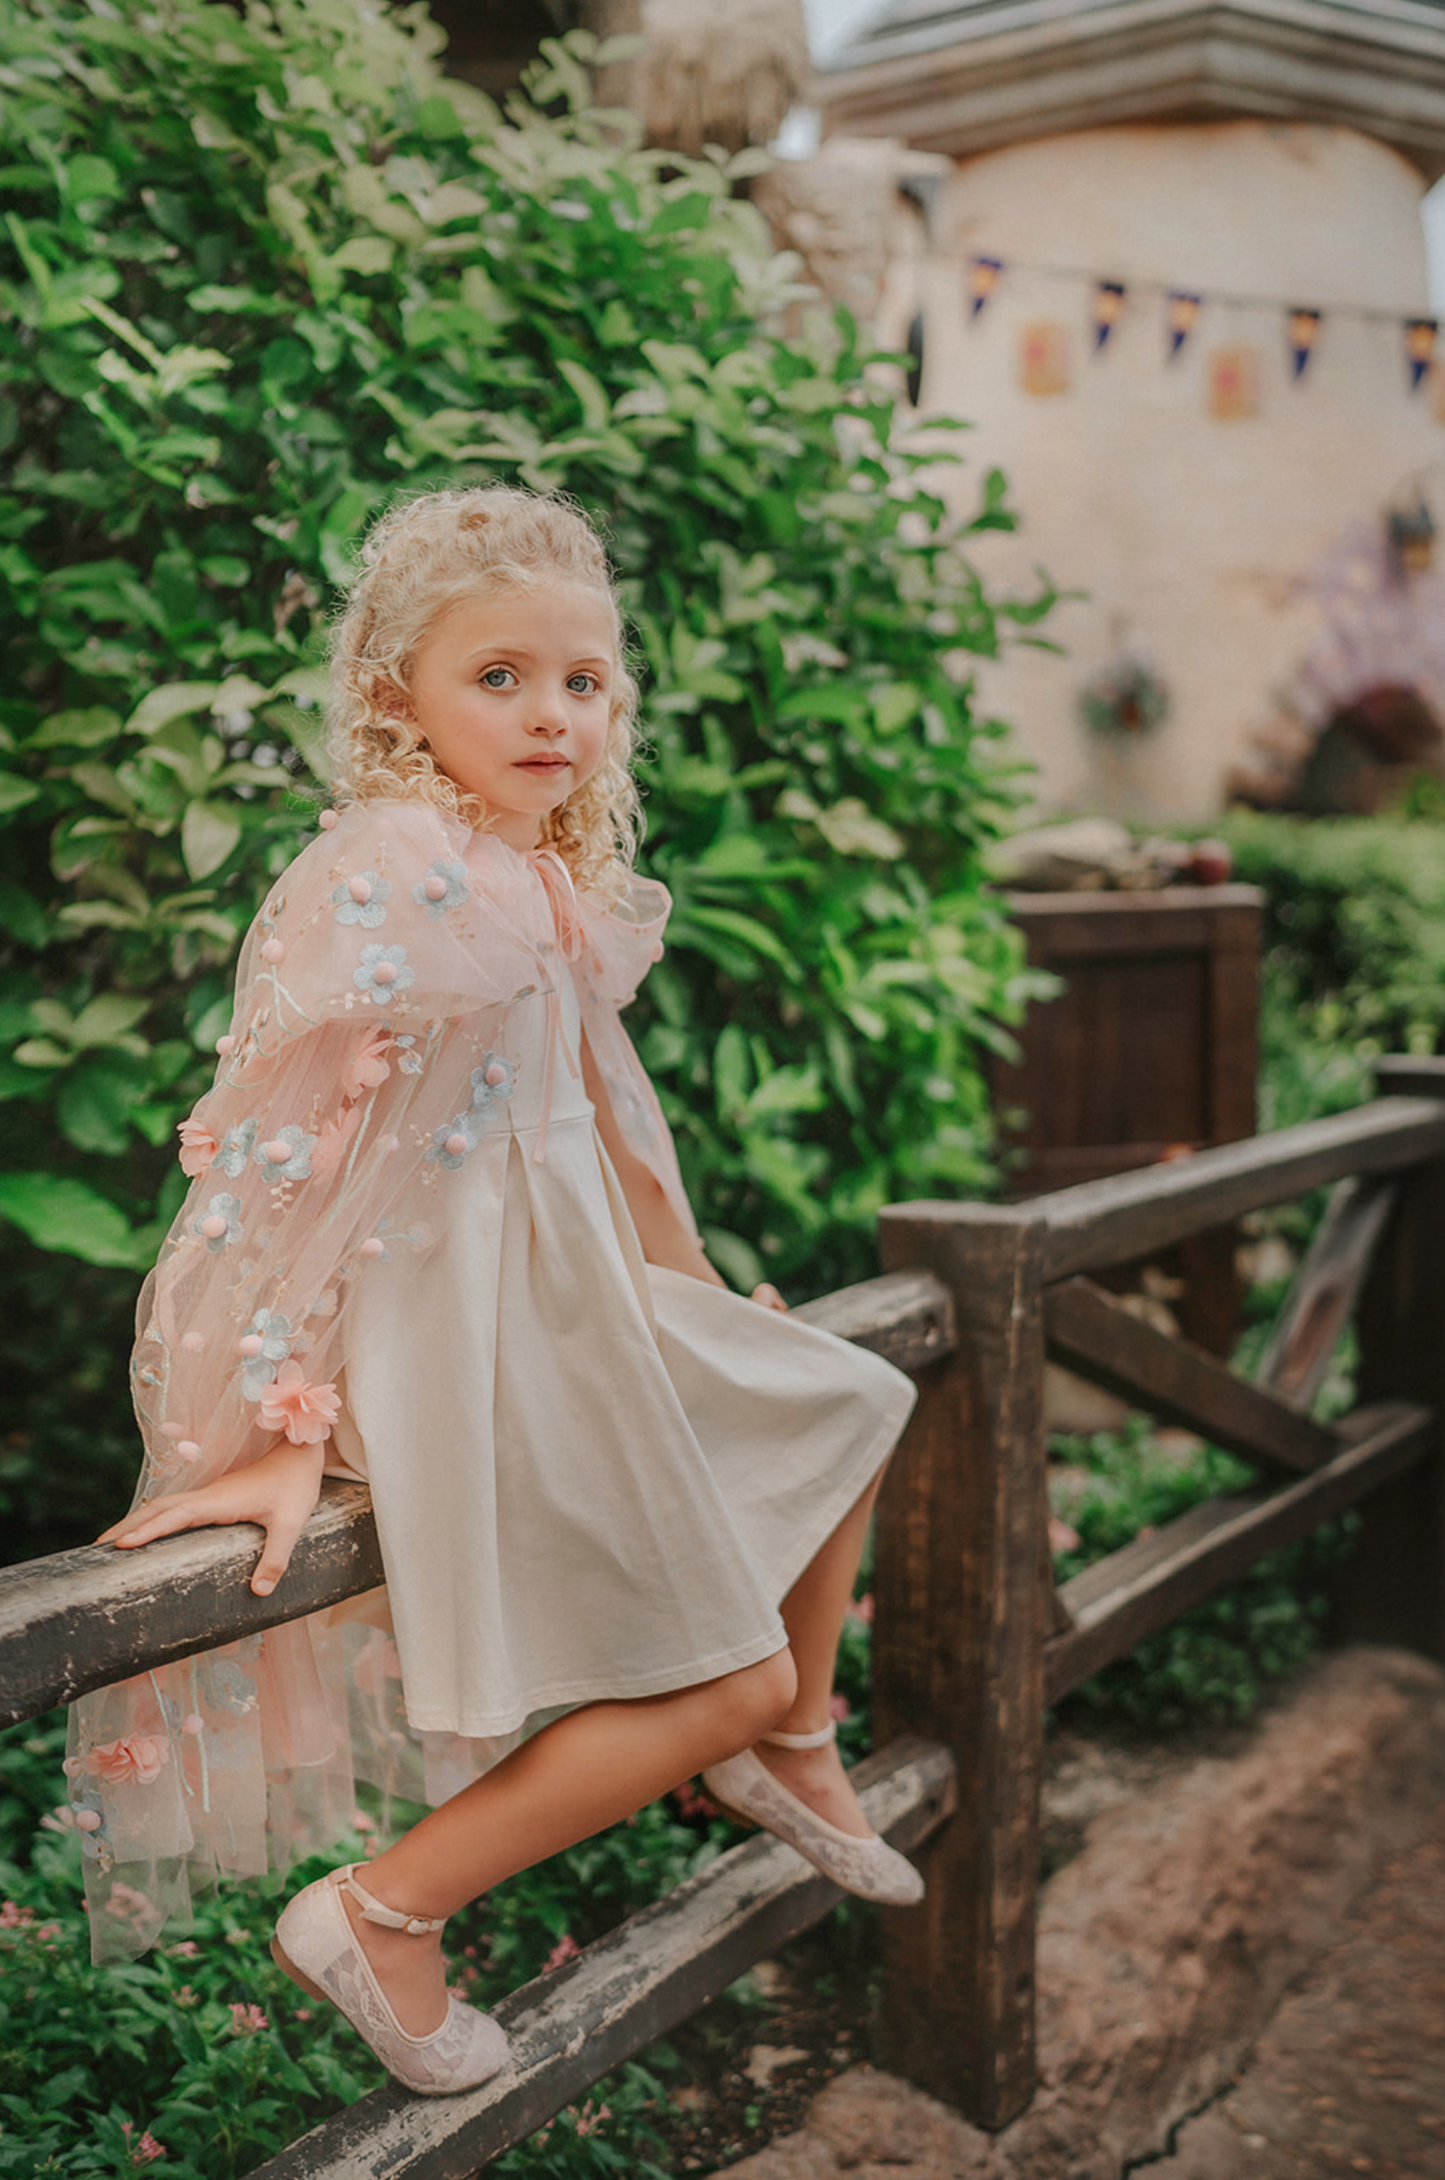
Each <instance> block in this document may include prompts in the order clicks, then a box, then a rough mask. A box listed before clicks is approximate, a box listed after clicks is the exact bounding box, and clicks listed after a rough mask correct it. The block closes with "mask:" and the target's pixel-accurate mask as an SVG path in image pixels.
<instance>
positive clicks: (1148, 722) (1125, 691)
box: [1079, 657, 1170, 741]
mask: <svg viewBox="0 0 1445 2180" xmlns="http://www.w3.org/2000/svg"><path fill="white" fill-rule="evenodd" d="M1169 704H1170V698H1169V691H1168V689H1167V688H1166V687H1165V685H1164V683H1163V681H1161V679H1160V678H1159V676H1158V674H1156V673H1155V671H1154V669H1153V667H1152V666H1149V665H1146V663H1145V661H1144V660H1143V659H1138V658H1127V657H1126V658H1120V659H1116V660H1115V661H1114V663H1113V664H1112V665H1111V666H1105V667H1102V668H1101V669H1100V670H1099V672H1098V673H1097V674H1095V675H1094V676H1093V677H1092V679H1091V680H1089V681H1086V682H1085V683H1084V686H1083V688H1082V689H1081V690H1080V691H1079V713H1080V716H1081V717H1082V719H1083V722H1084V725H1085V726H1086V727H1088V728H1089V729H1090V730H1091V732H1093V733H1094V734H1108V735H1113V736H1115V737H1116V738H1118V739H1122V740H1125V741H1133V740H1139V739H1142V737H1143V736H1144V735H1146V734H1152V733H1153V732H1154V730H1155V728H1156V727H1160V726H1162V725H1163V723H1164V721H1165V720H1166V719H1167V718H1168V717H1169Z"/></svg>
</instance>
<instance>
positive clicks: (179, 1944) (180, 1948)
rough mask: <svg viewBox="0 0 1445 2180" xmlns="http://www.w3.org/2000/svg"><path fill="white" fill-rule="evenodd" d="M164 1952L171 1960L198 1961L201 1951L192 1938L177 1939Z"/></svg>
mask: <svg viewBox="0 0 1445 2180" xmlns="http://www.w3.org/2000/svg"><path fill="white" fill-rule="evenodd" d="M166 1951H167V1952H168V1953H169V1954H170V1956H171V1959H172V1960H199V1959H200V1957H201V1949H200V1947H199V1946H198V1945H197V1943H196V1941H195V1939H194V1938H178V1939H177V1940H176V1942H175V1944H174V1945H168V1946H167V1947H166Z"/></svg>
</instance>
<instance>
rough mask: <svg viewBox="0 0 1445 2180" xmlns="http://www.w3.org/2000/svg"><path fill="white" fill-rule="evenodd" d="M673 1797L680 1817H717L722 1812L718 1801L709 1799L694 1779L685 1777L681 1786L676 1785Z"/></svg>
mask: <svg viewBox="0 0 1445 2180" xmlns="http://www.w3.org/2000/svg"><path fill="white" fill-rule="evenodd" d="M672 1798H673V1800H674V1801H675V1802H676V1803H677V1813H678V1815H679V1816H680V1817H715V1816H718V1815H719V1814H720V1811H719V1809H718V1805H717V1803H716V1802H712V1801H709V1800H708V1798H707V1796H706V1794H703V1793H700V1792H699V1791H698V1787H697V1783H696V1781H695V1780H693V1779H684V1780H683V1783H682V1785H681V1786H678V1787H674V1788H673V1793H672Z"/></svg>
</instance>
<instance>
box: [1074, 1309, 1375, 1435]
mask: <svg viewBox="0 0 1445 2180" xmlns="http://www.w3.org/2000/svg"><path fill="white" fill-rule="evenodd" d="M1044 1329H1045V1332H1046V1334H1047V1337H1048V1345H1049V1353H1050V1354H1051V1355H1052V1356H1053V1357H1054V1359H1055V1361H1056V1362H1061V1363H1064V1364H1066V1365H1067V1367H1068V1368H1069V1369H1070V1370H1076V1371H1078V1373H1079V1374H1080V1376H1081V1377H1085V1378H1088V1379H1089V1380H1090V1381H1091V1382H1092V1383H1093V1384H1095V1385H1102V1386H1103V1387H1104V1389H1105V1391H1106V1392H1110V1393H1117V1394H1119V1395H1120V1397H1121V1398H1122V1399H1124V1400H1127V1401H1129V1402H1130V1404H1131V1405H1132V1406H1134V1407H1136V1408H1144V1409H1147V1411H1148V1412H1149V1414H1150V1415H1154V1416H1159V1417H1161V1418H1162V1419H1163V1420H1164V1421H1165V1422H1168V1423H1180V1424H1183V1426H1184V1428H1185V1429H1186V1430H1190V1431H1198V1432H1199V1434H1200V1436H1201V1437H1203V1438H1208V1439H1210V1440H1211V1441H1212V1442H1213V1444H1215V1445H1216V1446H1223V1447H1225V1448H1226V1449H1227V1451H1228V1452H1230V1453H1238V1454H1242V1455H1243V1456H1244V1458H1245V1460H1247V1461H1255V1462H1260V1463H1262V1464H1264V1465H1265V1466H1267V1467H1270V1468H1275V1469H1281V1468H1282V1469H1289V1470H1292V1471H1293V1472H1294V1473H1295V1474H1296V1475H1307V1474H1308V1473H1309V1472H1310V1470H1312V1469H1316V1468H1318V1467H1319V1466H1320V1465H1321V1463H1322V1462H1325V1461H1328V1460H1329V1459H1330V1458H1331V1456H1332V1455H1334V1454H1336V1453H1338V1452H1339V1450H1340V1441H1339V1439H1338V1438H1337V1437H1336V1436H1335V1434H1334V1432H1333V1431H1328V1430H1326V1429H1325V1428H1324V1426H1323V1425H1322V1424H1319V1423H1314V1422H1312V1421H1311V1420H1310V1418H1309V1417H1308V1416H1305V1415H1300V1414H1299V1413H1298V1412H1297V1411H1296V1410H1295V1409H1293V1408H1291V1407H1289V1406H1287V1405H1286V1403H1285V1402H1284V1401H1282V1400H1278V1399H1276V1398H1275V1396H1274V1395H1273V1394H1272V1393H1268V1392H1265V1391H1263V1390H1262V1389H1261V1388H1260V1387H1259V1386H1257V1385H1251V1384H1250V1383H1249V1382H1248V1380H1247V1379H1244V1378H1237V1377H1236V1376H1235V1375H1234V1372H1233V1371H1232V1370H1230V1369H1227V1368H1226V1366H1225V1365H1224V1364H1223V1363H1222V1362H1218V1361H1216V1359H1215V1357H1214V1356H1213V1355H1209V1354H1206V1353H1205V1351H1204V1349H1203V1348H1202V1347H1195V1346H1193V1345H1192V1343H1191V1342H1190V1341H1188V1340H1182V1339H1170V1338H1169V1337H1168V1335H1167V1334H1165V1333H1162V1332H1159V1331H1157V1330H1156V1329H1155V1327H1154V1326H1153V1325H1150V1324H1146V1323H1145V1322H1144V1321H1143V1320H1142V1319H1141V1318H1138V1317H1135V1316H1134V1315H1133V1313H1132V1312H1131V1311H1130V1310H1128V1309H1126V1308H1125V1307H1124V1305H1123V1303H1122V1302H1118V1301H1116V1300H1115V1299H1114V1297H1113V1296H1112V1295H1111V1294H1106V1293H1105V1292H1104V1290H1103V1288H1102V1287H1096V1286H1095V1285H1094V1282H1093V1281H1092V1280H1091V1279H1068V1280H1065V1282H1064V1284H1063V1285H1062V1286H1060V1287H1052V1288H1050V1289H1049V1290H1048V1291H1047V1293H1046V1294H1045V1296H1044Z"/></svg>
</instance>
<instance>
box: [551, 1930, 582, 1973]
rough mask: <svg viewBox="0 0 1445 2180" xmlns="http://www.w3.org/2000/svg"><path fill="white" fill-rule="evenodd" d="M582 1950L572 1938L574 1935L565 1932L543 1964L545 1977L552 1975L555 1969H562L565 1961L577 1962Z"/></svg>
mask: <svg viewBox="0 0 1445 2180" xmlns="http://www.w3.org/2000/svg"><path fill="white" fill-rule="evenodd" d="M581 1950H582V1948H581V1946H580V1945H579V1944H578V1943H577V1940H576V1939H575V1938H574V1937H573V1936H572V1933H571V1932H570V1931H567V1930H564V1931H563V1933H562V1935H561V1937H560V1938H559V1939H558V1940H557V1943H556V1944H555V1945H554V1946H553V1948H552V1950H551V1952H550V1953H549V1954H548V1955H547V1958H546V1959H545V1960H544V1961H543V1963H542V1973H543V1975H544V1976H546V1975H550V1974H551V1972H552V1970H553V1969H554V1968H560V1967H561V1966H562V1963H563V1962H564V1961H569V1960H575V1959H576V1958H577V1955H578V1954H579V1953H580V1952H581Z"/></svg>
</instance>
